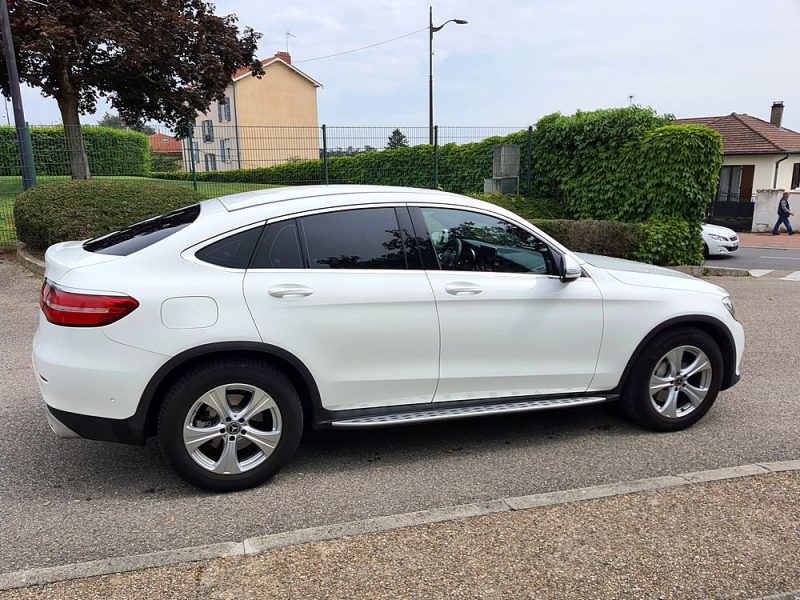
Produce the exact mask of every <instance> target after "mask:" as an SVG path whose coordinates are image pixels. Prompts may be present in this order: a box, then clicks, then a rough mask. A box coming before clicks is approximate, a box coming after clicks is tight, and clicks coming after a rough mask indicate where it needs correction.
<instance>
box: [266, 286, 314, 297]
mask: <svg viewBox="0 0 800 600" xmlns="http://www.w3.org/2000/svg"><path fill="white" fill-rule="evenodd" d="M313 293H314V290H312V289H311V288H310V287H306V286H304V285H296V284H293V283H284V284H282V285H276V286H273V287H271V288H269V295H270V296H273V297H274V298H302V297H303V296H310V295H311V294H313Z"/></svg>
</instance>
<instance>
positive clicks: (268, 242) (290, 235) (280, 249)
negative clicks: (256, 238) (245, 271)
mask: <svg viewBox="0 0 800 600" xmlns="http://www.w3.org/2000/svg"><path fill="white" fill-rule="evenodd" d="M304 266H305V265H304V264H303V255H302V253H301V251H300V239H299V238H298V236H297V223H295V221H294V220H292V221H281V222H280V223H273V224H272V225H267V231H266V232H265V233H264V235H263V236H262V237H261V242H259V244H258V249H257V250H256V253H255V256H253V260H252V262H251V263H250V268H251V269H302V268H303V267H304Z"/></svg>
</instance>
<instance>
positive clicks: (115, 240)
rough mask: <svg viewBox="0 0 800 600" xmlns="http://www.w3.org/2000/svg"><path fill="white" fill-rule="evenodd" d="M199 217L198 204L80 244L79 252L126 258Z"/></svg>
mask: <svg viewBox="0 0 800 600" xmlns="http://www.w3.org/2000/svg"><path fill="white" fill-rule="evenodd" d="M199 214H200V205H199V204H194V205H192V206H187V207H186V208H179V209H178V210H174V211H172V212H168V213H166V214H163V215H160V216H158V217H153V218H152V219H147V220H146V221H141V222H139V223H135V224H134V225H130V226H128V227H126V228H125V229H120V230H119V231H114V232H113V233H108V234H106V235H104V236H101V237H98V238H94V239H93V240H89V241H88V242H84V244H83V249H84V250H86V251H88V252H94V253H96V254H112V255H114V256H128V255H129V254H133V253H134V252H138V251H139V250H142V249H143V248H147V247H148V246H152V245H153V244H155V243H156V242H158V241H161V240H163V239H164V238H167V237H169V236H171V235H172V234H174V233H177V232H178V231H180V230H181V229H183V228H184V227H187V226H188V225H191V224H192V223H194V221H195V220H196V219H197V217H198V215H199Z"/></svg>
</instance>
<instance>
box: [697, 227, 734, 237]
mask: <svg viewBox="0 0 800 600" xmlns="http://www.w3.org/2000/svg"><path fill="white" fill-rule="evenodd" d="M703 233H713V234H714V235H721V236H722V237H724V238H732V237H734V236H735V235H736V232H735V231H734V230H733V229H728V228H727V227H720V226H719V225H709V224H708V223H704V224H703Z"/></svg>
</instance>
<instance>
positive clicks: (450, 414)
mask: <svg viewBox="0 0 800 600" xmlns="http://www.w3.org/2000/svg"><path fill="white" fill-rule="evenodd" d="M618 397H619V395H618V394H616V393H599V394H598V393H594V394H577V395H573V396H537V397H521V398H520V397H517V398H505V399H502V400H497V399H491V400H479V401H475V400H467V401H464V402H437V403H435V404H427V405H425V404H423V405H420V404H414V405H405V406H393V407H387V408H378V409H363V410H346V411H325V410H321V411H318V412H317V414H316V417H317V419H316V423H315V426H316V427H318V428H327V427H332V428H334V429H368V428H375V427H392V426H396V425H412V424H415V423H430V422H433V421H448V420H452V419H464V418H467V417H479V416H486V415H505V414H514V413H522V412H534V411H538V410H553V409H558V408H569V407H572V406H588V405H591V404H602V403H604V402H610V401H613V400H617V399H618Z"/></svg>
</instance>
